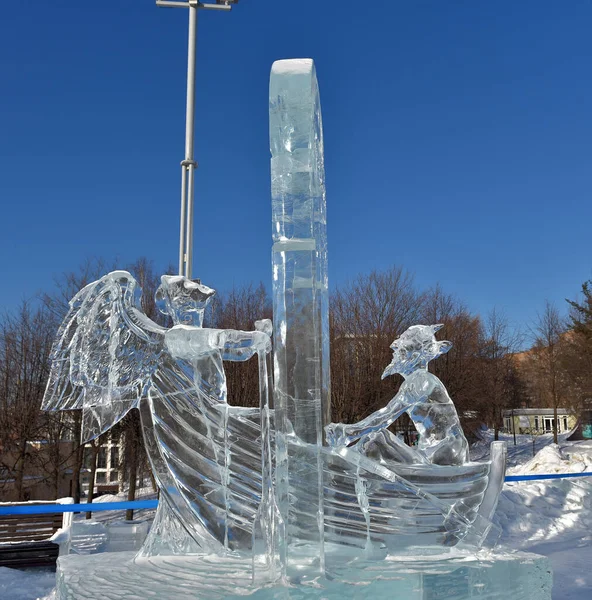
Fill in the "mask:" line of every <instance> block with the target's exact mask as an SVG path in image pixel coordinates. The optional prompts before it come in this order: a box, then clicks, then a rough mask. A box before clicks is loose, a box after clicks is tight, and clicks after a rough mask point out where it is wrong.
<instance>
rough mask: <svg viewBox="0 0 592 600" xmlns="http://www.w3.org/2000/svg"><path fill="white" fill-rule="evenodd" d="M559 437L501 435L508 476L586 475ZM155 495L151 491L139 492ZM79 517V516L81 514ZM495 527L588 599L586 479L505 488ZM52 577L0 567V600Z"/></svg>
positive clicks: (485, 445) (13, 599) (591, 590)
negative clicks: (505, 446)
mask: <svg viewBox="0 0 592 600" xmlns="http://www.w3.org/2000/svg"><path fill="white" fill-rule="evenodd" d="M565 437H566V436H560V439H559V444H558V445H554V444H553V436H552V435H543V436H538V437H537V438H536V439H535V447H534V456H533V443H532V437H530V436H526V435H517V436H516V442H517V443H516V445H514V443H513V438H512V436H504V435H502V436H501V438H500V439H502V440H504V441H506V442H507V443H508V475H523V474H535V473H579V472H584V471H589V472H590V471H592V440H591V441H583V442H567V441H565ZM492 439H493V438H492V435H491V434H490V433H489V432H487V433H485V434H484V435H483V439H482V440H481V441H479V442H477V443H476V444H475V445H474V446H473V448H472V449H471V456H472V458H473V459H474V460H485V459H487V457H488V456H489V444H490V442H491V440H492ZM138 497H142V498H154V497H155V496H154V493H153V492H152V490H151V489H150V488H144V489H142V490H141V492H140V493H139V494H138ZM122 500H126V498H125V495H124V494H117V495H113V496H102V497H100V498H98V499H97V501H98V502H117V501H122ZM153 515H154V511H149V510H146V511H136V513H135V514H134V517H135V518H137V519H151V518H152V517H153ZM77 518H84V514H81V515H78V517H77ZM123 518H124V513H123V512H117V513H113V512H112V511H108V512H99V513H95V514H94V515H93V519H95V520H97V521H101V522H103V523H107V522H112V521H116V520H122V519H123ZM495 522H496V523H497V524H498V525H499V527H500V529H501V537H500V550H504V551H507V550H510V551H511V550H524V551H529V552H535V553H537V554H543V555H545V556H547V557H549V560H550V561H551V564H552V566H553V578H554V586H553V600H591V599H592V568H591V567H590V565H592V477H590V478H581V479H580V478H576V479H564V480H551V481H532V482H512V483H507V484H506V485H505V486H504V491H503V492H502V495H501V497H500V502H499V506H498V509H497V512H496V516H495ZM54 581H55V575H54V573H51V572H49V571H47V570H37V571H27V572H22V571H16V570H13V569H5V568H0V600H35V599H37V598H45V599H46V600H50V596H48V594H50V593H51V589H52V587H53V585H54Z"/></svg>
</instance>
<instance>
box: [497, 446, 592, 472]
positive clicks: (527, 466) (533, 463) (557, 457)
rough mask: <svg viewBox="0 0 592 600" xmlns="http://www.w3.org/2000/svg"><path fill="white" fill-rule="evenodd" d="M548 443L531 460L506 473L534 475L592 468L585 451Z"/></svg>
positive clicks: (591, 458) (589, 458)
mask: <svg viewBox="0 0 592 600" xmlns="http://www.w3.org/2000/svg"><path fill="white" fill-rule="evenodd" d="M570 449H571V448H569V447H567V448H563V449H562V448H561V447H560V446H558V445H557V444H549V445H548V446H545V447H544V448H543V449H542V450H540V451H539V452H538V453H537V454H536V455H535V456H534V457H533V458H532V459H531V460H529V461H527V462H526V463H524V464H522V465H518V466H516V467H514V468H510V469H508V475H534V474H536V473H583V472H585V471H591V470H592V457H591V456H590V455H588V454H586V453H585V452H584V453H583V452H573V451H572V452H570V451H569V450H570Z"/></svg>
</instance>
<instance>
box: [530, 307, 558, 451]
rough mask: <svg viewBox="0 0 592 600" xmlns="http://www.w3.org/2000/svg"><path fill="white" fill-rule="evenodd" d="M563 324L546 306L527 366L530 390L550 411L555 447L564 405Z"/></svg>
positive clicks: (535, 331) (536, 327) (535, 328)
mask: <svg viewBox="0 0 592 600" xmlns="http://www.w3.org/2000/svg"><path fill="white" fill-rule="evenodd" d="M565 332H566V323H565V320H564V319H563V318H562V317H561V315H560V313H559V310H558V309H557V307H556V306H555V305H554V304H552V303H550V302H549V301H546V302H545V308H544V310H543V312H542V313H540V314H539V315H538V316H537V319H536V322H535V324H534V328H533V335H534V345H533V347H532V349H531V351H530V353H529V360H528V365H527V370H528V379H529V382H530V387H531V389H532V392H533V394H534V395H535V396H538V399H539V401H540V402H541V403H542V405H543V406H549V407H552V408H553V441H554V442H555V443H557V409H558V408H559V406H560V405H561V404H562V403H563V402H564V401H565V399H566V398H565V391H566V381H565V372H564V371H563V369H562V368H561V362H562V358H561V354H562V351H563V343H562V338H563V336H564V334H565Z"/></svg>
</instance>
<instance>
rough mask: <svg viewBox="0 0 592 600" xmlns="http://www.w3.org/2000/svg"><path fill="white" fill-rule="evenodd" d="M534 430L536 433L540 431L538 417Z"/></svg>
mask: <svg viewBox="0 0 592 600" xmlns="http://www.w3.org/2000/svg"><path fill="white" fill-rule="evenodd" d="M534 430H535V431H538V430H539V418H538V417H535V418H534Z"/></svg>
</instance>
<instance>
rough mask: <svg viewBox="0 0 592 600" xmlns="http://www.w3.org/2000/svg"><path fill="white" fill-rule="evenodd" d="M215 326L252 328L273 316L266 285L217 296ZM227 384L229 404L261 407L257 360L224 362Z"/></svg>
mask: <svg viewBox="0 0 592 600" xmlns="http://www.w3.org/2000/svg"><path fill="white" fill-rule="evenodd" d="M211 318H212V320H213V323H212V325H213V326H214V327H218V328H220V329H242V330H245V331H251V330H253V329H254V328H255V321H257V320H259V319H271V318H272V308H271V300H270V299H269V296H268V295H267V292H266V290H265V286H264V285H263V283H260V284H259V285H258V286H257V287H254V286H253V285H251V284H248V285H244V286H241V287H238V288H233V289H232V291H231V292H230V293H228V294H226V295H221V296H220V297H219V298H218V299H216V301H215V303H214V307H213V310H212V315H211ZM224 370H225V373H226V383H227V386H228V403H229V404H232V405H234V406H258V404H259V396H258V394H259V391H258V390H259V371H258V367H257V364H256V361H255V360H249V361H247V362H244V363H243V362H236V363H234V362H227V363H224Z"/></svg>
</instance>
